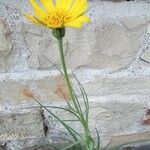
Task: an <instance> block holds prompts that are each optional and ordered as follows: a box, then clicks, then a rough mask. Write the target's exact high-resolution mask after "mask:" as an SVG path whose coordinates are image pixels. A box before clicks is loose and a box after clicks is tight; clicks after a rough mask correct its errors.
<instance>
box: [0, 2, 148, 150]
mask: <svg viewBox="0 0 150 150" xmlns="http://www.w3.org/2000/svg"><path fill="white" fill-rule="evenodd" d="M0 10H1V11H0V38H1V40H0V129H1V130H0V150H1V149H2V150H3V149H6V150H17V149H21V150H29V149H32V150H33V149H35V147H38V149H45V150H46V149H48V147H47V146H46V141H52V142H62V141H63V140H64V137H66V133H64V132H62V131H63V129H62V127H61V126H60V125H59V124H58V123H57V122H56V121H54V120H53V118H51V117H50V116H49V114H48V113H47V112H45V111H43V110H41V108H39V107H38V105H37V104H36V103H35V102H34V101H33V100H32V99H30V98H27V97H26V96H25V93H26V90H30V91H31V92H32V93H33V94H34V95H36V96H37V97H38V100H39V101H41V102H42V103H43V104H45V105H53V104H54V105H65V100H64V97H67V96H68V93H67V92H66V89H65V87H64V84H63V80H62V77H61V75H60V74H59V72H58V71H57V69H56V68H55V67H54V65H53V64H50V62H49V61H48V60H47V59H46V58H48V59H49V60H51V61H53V62H55V63H56V64H57V65H58V66H60V59H59V53H58V47H57V43H56V40H55V39H54V38H53V37H52V35H51V31H50V30H47V29H46V28H44V27H41V26H36V25H33V24H32V23H30V22H28V20H26V18H24V17H22V15H21V14H20V13H19V12H20V11H22V12H29V11H30V5H29V3H28V1H27V0H25V1H20V0H7V1H6V0H1V1H0ZM88 15H89V16H90V17H91V20H92V21H91V22H90V23H89V24H87V25H86V26H85V27H84V28H83V29H80V30H79V29H67V35H66V38H65V40H64V46H65V56H66V59H67V66H68V68H69V71H70V72H71V71H73V72H74V73H75V74H76V76H77V78H78V79H79V80H80V81H81V83H82V84H83V86H84V87H85V89H86V91H87V94H88V96H89V100H90V106H91V118H90V121H91V130H92V131H93V133H95V129H94V128H95V126H96V127H97V128H98V130H99V133H100V135H101V140H102V143H103V145H106V144H107V143H109V141H110V140H112V142H111V143H112V145H115V144H118V143H122V142H127V141H131V140H135V139H136V140H141V139H148V138H149V137H150V116H149V115H150V78H149V77H150V51H149V50H150V25H149V23H150V3H148V1H138V2H136V1H132V2H119V3H117V2H107V1H103V2H102V1H98V0H97V1H96V0H95V1H94V0H93V1H91V2H90V9H89V12H88ZM45 57H46V58H45ZM60 67H61V66H60ZM70 77H71V78H72V83H73V84H74V88H75V90H76V91H77V92H78V90H79V89H78V88H77V85H76V83H75V82H74V79H73V77H72V76H70ZM78 96H79V97H80V93H79V94H78ZM54 111H56V110H54ZM56 113H58V114H60V116H62V117H63V118H64V117H66V118H70V116H68V114H66V113H64V112H58V111H56ZM72 126H75V127H76V128H77V129H79V130H80V127H79V126H78V124H72ZM62 138H63V140H62Z"/></svg>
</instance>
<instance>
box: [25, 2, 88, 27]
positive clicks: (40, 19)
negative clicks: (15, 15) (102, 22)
mask: <svg viewBox="0 0 150 150" xmlns="http://www.w3.org/2000/svg"><path fill="white" fill-rule="evenodd" d="M29 1H30V3H31V5H32V7H33V9H34V16H31V15H28V14H25V16H26V17H27V18H28V19H30V20H31V21H32V22H34V23H38V24H42V25H45V26H47V27H48V28H52V29H57V28H64V27H69V26H70V27H75V28H81V27H82V26H83V23H85V22H89V21H90V19H89V17H87V16H85V15H84V13H85V12H86V11H87V8H88V2H87V0H40V3H38V2H37V1H36V0H29Z"/></svg>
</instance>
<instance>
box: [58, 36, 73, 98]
mask: <svg viewBox="0 0 150 150" xmlns="http://www.w3.org/2000/svg"><path fill="white" fill-rule="evenodd" d="M58 45H59V52H60V57H61V63H62V67H63V71H64V77H65V80H66V83H67V86H68V90H69V93H70V96H71V99H74V96H73V93H72V87H71V84H70V80H69V77H68V72H67V68H66V63H65V59H64V50H63V38H62V37H60V39H58Z"/></svg>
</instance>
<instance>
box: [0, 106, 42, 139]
mask: <svg viewBox="0 0 150 150" xmlns="http://www.w3.org/2000/svg"><path fill="white" fill-rule="evenodd" d="M9 111H10V112H8V113H7V110H5V111H1V116H0V122H1V123H0V129H1V130H0V141H4V140H15V139H26V138H40V137H44V130H43V129H44V127H43V118H42V113H41V111H40V110H34V109H24V110H23V109H22V110H20V112H17V111H18V110H13V111H14V112H13V111H11V110H9Z"/></svg>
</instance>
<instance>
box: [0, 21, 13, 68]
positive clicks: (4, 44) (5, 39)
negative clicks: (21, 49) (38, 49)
mask: <svg viewBox="0 0 150 150" xmlns="http://www.w3.org/2000/svg"><path fill="white" fill-rule="evenodd" d="M0 39H1V40H0V71H3V70H5V71H7V70H9V69H10V67H11V66H13V59H14V57H15V56H14V53H13V45H12V37H11V31H10V29H9V27H8V24H7V23H6V22H5V21H3V20H0Z"/></svg>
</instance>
